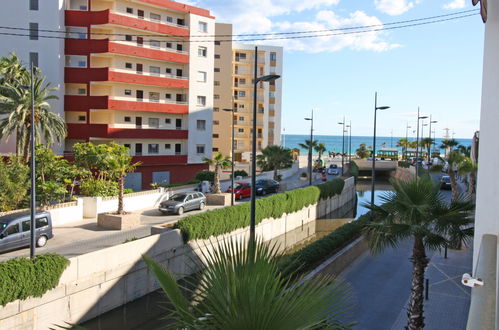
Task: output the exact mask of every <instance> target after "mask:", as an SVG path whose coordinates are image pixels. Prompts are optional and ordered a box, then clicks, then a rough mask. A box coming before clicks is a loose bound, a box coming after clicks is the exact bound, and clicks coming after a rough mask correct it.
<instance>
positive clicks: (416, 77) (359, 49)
mask: <svg viewBox="0 0 499 330" xmlns="http://www.w3.org/2000/svg"><path fill="white" fill-rule="evenodd" d="M190 3H191V4H195V5H197V6H200V7H203V8H207V9H210V10H211V11H212V13H213V14H214V15H215V16H216V17H217V20H218V21H219V22H226V23H233V24H234V32H235V33H254V32H256V33H267V32H290V31H305V30H320V29H331V28H342V27H348V26H363V25H371V24H379V23H389V22H396V21H403V20H409V19H415V18H422V17H428V16H436V15H442V14H449V13H452V12H458V11H463V10H469V9H473V7H472V6H471V0H412V1H410V0H356V1H347V0H305V1H304V0H300V1H298V0H240V1H220V0H198V1H191V2H190ZM483 29H484V25H483V23H482V21H481V19H480V16H478V15H477V16H472V17H468V18H462V19H459V20H454V21H449V22H443V23H436V24H429V25H424V26H418V27H411V28H404V29H400V30H390V31H383V32H372V33H368V34H362V35H360V34H359V35H355V36H352V35H348V36H336V37H321V38H315V39H302V40H294V41H289V40H288V41H273V42H266V43H267V44H277V45H282V46H283V47H284V51H285V52H284V57H285V59H284V72H283V78H282V79H283V110H282V113H283V119H282V126H283V127H284V128H285V130H286V133H288V134H306V133H307V132H308V130H309V126H308V125H309V124H308V122H305V121H304V120H303V117H304V116H309V114H310V110H311V109H312V108H313V109H314V112H315V118H317V119H318V120H317V121H316V122H315V132H316V133H317V134H327V135H341V128H340V126H339V125H338V124H337V122H338V121H339V120H341V119H342V118H343V116H345V117H346V118H347V121H350V120H351V121H352V127H353V135H372V125H373V124H372V121H373V110H372V109H373V106H374V92H375V91H378V101H379V103H378V104H381V105H389V106H391V109H389V110H387V111H382V112H378V134H379V135H382V136H389V135H390V134H391V131H392V130H393V135H394V136H405V126H406V122H407V121H409V125H411V126H413V127H415V125H416V124H415V118H416V111H417V108H418V106H420V107H421V112H422V113H423V114H424V115H429V114H431V115H432V116H433V119H434V120H437V121H438V124H436V125H434V127H435V130H436V135H437V137H442V136H443V133H444V131H443V128H446V127H447V128H449V129H451V132H452V131H453V132H454V133H455V137H462V138H471V136H472V135H473V132H474V131H475V130H477V129H478V128H479V115H480V94H481V75H482V56H483V55H482V54H483ZM426 129H427V128H426ZM410 134H411V133H410ZM426 134H427V133H426ZM426 134H425V135H426Z"/></svg>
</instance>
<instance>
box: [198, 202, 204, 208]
mask: <svg viewBox="0 0 499 330" xmlns="http://www.w3.org/2000/svg"><path fill="white" fill-rule="evenodd" d="M204 207H205V205H204V203H203V202H201V203H200V204H199V209H200V210H203V209H204Z"/></svg>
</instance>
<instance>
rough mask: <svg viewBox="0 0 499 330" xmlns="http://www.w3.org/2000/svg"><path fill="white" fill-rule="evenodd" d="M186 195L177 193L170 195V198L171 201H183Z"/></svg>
mask: <svg viewBox="0 0 499 330" xmlns="http://www.w3.org/2000/svg"><path fill="white" fill-rule="evenodd" d="M185 196H187V195H184V194H175V195H173V196H172V197H170V200H171V201H176V202H183V201H184V199H185Z"/></svg>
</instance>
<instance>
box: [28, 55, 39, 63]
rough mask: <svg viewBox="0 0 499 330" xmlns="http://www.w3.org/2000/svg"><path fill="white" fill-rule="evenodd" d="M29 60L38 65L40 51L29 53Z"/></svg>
mask: <svg viewBox="0 0 499 330" xmlns="http://www.w3.org/2000/svg"><path fill="white" fill-rule="evenodd" d="M29 62H30V63H32V64H33V66H38V53H36V52H30V53H29Z"/></svg>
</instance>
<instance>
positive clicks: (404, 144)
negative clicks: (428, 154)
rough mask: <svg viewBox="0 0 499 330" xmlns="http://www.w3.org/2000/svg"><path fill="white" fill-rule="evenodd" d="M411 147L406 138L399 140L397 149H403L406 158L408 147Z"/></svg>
mask: <svg viewBox="0 0 499 330" xmlns="http://www.w3.org/2000/svg"><path fill="white" fill-rule="evenodd" d="M408 146H409V140H408V139H406V138H402V139H399V140H398V141H397V147H400V148H402V155H403V156H404V158H405V157H406V152H407V147H408Z"/></svg>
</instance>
